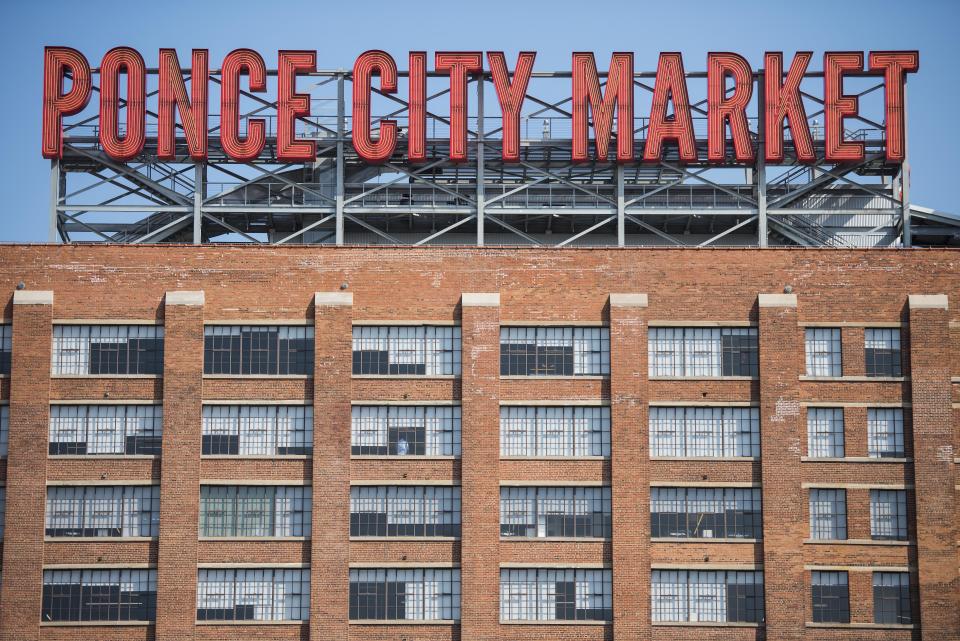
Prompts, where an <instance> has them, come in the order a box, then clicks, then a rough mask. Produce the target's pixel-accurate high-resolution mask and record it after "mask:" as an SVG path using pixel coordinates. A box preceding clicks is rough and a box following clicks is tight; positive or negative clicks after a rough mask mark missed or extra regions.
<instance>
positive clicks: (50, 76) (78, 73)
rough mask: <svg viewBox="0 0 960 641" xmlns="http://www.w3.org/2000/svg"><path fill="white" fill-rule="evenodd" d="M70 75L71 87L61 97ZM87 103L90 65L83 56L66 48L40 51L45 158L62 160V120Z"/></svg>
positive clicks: (42, 147) (42, 145) (42, 139)
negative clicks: (65, 79) (41, 57)
mask: <svg viewBox="0 0 960 641" xmlns="http://www.w3.org/2000/svg"><path fill="white" fill-rule="evenodd" d="M68 74H69V76H70V79H71V80H72V82H73V85H72V86H71V87H70V91H68V92H67V93H63V79H64V78H66V77H67V75H68ZM88 100H90V63H88V62H87V59H86V58H85V57H84V56H83V54H82V53H80V52H79V51H77V50H76V49H71V48H69V47H47V48H45V49H44V50H43V135H42V136H41V143H42V144H41V149H42V151H43V157H44V158H60V157H61V156H63V117H64V116H70V115H73V114H75V113H77V112H79V111H81V110H82V109H83V108H84V107H86V106H87V101H88Z"/></svg>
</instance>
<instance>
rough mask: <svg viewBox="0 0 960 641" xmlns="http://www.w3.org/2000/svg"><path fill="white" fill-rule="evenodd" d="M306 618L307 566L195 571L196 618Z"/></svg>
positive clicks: (288, 619) (308, 598)
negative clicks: (298, 567)
mask: <svg viewBox="0 0 960 641" xmlns="http://www.w3.org/2000/svg"><path fill="white" fill-rule="evenodd" d="M309 618H310V570H308V569H303V570H301V569H273V568H245V569H239V570H212V569H211V570H199V571H198V572H197V620H198V621H306V620H307V619H309Z"/></svg>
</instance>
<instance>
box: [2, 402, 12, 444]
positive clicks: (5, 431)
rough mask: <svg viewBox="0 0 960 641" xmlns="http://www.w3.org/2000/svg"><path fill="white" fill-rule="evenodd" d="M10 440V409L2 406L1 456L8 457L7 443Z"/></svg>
mask: <svg viewBox="0 0 960 641" xmlns="http://www.w3.org/2000/svg"><path fill="white" fill-rule="evenodd" d="M9 439H10V407H9V406H7V405H0V456H6V455H7V442H8V441H9Z"/></svg>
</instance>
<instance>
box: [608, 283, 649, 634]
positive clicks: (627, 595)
mask: <svg viewBox="0 0 960 641" xmlns="http://www.w3.org/2000/svg"><path fill="white" fill-rule="evenodd" d="M646 313H647V295H646V294H610V422H611V425H610V441H611V449H610V457H611V461H610V467H611V481H610V485H611V490H610V492H611V498H612V500H613V522H612V524H613V638H614V639H648V638H650V636H651V626H650V598H649V585H650V516H649V513H650V449H649V443H648V441H649V438H648V434H649V430H648V429H647V399H646V396H645V390H646V388H647V385H646V383H647V319H646Z"/></svg>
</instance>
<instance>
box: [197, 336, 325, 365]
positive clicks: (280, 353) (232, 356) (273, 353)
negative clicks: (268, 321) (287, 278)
mask: <svg viewBox="0 0 960 641" xmlns="http://www.w3.org/2000/svg"><path fill="white" fill-rule="evenodd" d="M203 373H204V374H233V375H238V376H244V375H268V376H278V375H286V374H307V375H312V374H313V328H312V327H276V326H270V325H260V326H251V325H212V326H211V325H208V326H206V327H204V328H203Z"/></svg>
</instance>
